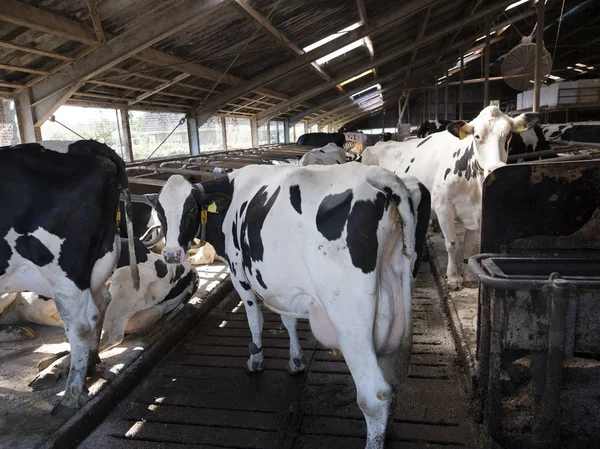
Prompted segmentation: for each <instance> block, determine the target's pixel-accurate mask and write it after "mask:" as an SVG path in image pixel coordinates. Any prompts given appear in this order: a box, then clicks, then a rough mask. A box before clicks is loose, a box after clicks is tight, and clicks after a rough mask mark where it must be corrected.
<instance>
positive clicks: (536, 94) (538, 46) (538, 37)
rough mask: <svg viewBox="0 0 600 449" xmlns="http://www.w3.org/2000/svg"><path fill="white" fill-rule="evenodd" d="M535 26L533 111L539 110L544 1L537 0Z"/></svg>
mask: <svg viewBox="0 0 600 449" xmlns="http://www.w3.org/2000/svg"><path fill="white" fill-rule="evenodd" d="M536 8H537V27H536V34H535V69H534V72H533V73H534V79H533V112H539V111H540V90H541V88H542V50H543V48H544V14H545V12H546V3H545V2H544V1H543V0H538V2H537V5H536Z"/></svg>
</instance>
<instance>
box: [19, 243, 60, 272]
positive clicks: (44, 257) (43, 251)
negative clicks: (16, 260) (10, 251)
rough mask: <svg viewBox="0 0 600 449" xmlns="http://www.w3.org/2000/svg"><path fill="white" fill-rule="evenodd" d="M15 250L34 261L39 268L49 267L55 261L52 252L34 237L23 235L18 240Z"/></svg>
mask: <svg viewBox="0 0 600 449" xmlns="http://www.w3.org/2000/svg"><path fill="white" fill-rule="evenodd" d="M15 249H16V250H17V252H18V253H19V254H20V255H21V256H22V257H24V258H25V259H27V260H30V261H32V262H33V263H34V264H36V265H37V266H38V267H43V266H44V265H48V264H49V263H50V262H52V261H53V260H54V256H53V255H52V253H51V252H50V250H49V249H48V248H47V247H46V245H44V244H43V243H42V242H40V240H39V239H37V238H36V237H34V236H32V235H22V236H20V237H19V238H18V239H17V242H16V245H15Z"/></svg>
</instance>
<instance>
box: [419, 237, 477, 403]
mask: <svg viewBox="0 0 600 449" xmlns="http://www.w3.org/2000/svg"><path fill="white" fill-rule="evenodd" d="M427 252H428V253H429V265H430V266H431V271H432V272H433V277H434V278H435V282H436V285H437V288H438V292H439V294H440V297H441V298H442V303H443V305H444V310H445V312H446V314H447V316H448V318H449V321H450V330H451V331H452V337H453V338H454V342H455V343H456V348H457V350H458V356H459V357H460V361H461V363H462V364H463V366H464V367H465V373H466V380H467V387H468V388H469V391H470V393H471V395H474V394H476V385H477V364H476V362H475V358H474V354H471V351H470V349H469V346H468V345H467V342H466V341H467V340H466V338H465V334H464V330H463V327H462V324H461V323H460V319H459V318H458V313H457V312H456V308H455V306H454V303H453V302H452V296H451V295H450V291H449V290H448V286H447V285H446V279H445V274H444V271H443V270H442V268H441V267H440V264H439V262H438V259H437V257H436V255H435V249H434V246H433V242H432V241H431V239H430V238H429V236H427Z"/></svg>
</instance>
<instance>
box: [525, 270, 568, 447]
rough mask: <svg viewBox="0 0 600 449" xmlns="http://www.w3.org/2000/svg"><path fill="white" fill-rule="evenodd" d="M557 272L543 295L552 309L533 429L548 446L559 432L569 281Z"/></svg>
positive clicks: (541, 441) (556, 440) (537, 436)
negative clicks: (535, 426)
mask: <svg viewBox="0 0 600 449" xmlns="http://www.w3.org/2000/svg"><path fill="white" fill-rule="evenodd" d="M558 276H560V275H559V274H558V273H553V274H552V275H551V276H550V279H551V280H550V282H549V283H548V284H547V285H546V287H545V288H544V289H543V291H544V293H545V294H546V297H547V298H548V299H550V300H551V302H552V312H551V315H550V332H549V334H548V353H547V356H546V375H545V385H544V393H543V395H542V405H541V417H540V421H539V422H538V423H537V428H536V429H534V432H535V434H536V439H537V440H538V442H539V443H540V444H543V445H549V446H553V445H554V444H556V443H557V442H558V438H559V436H560V390H561V387H562V375H563V360H564V355H565V330H566V327H567V309H568V305H569V290H570V283H569V281H567V280H566V279H562V278H560V277H558Z"/></svg>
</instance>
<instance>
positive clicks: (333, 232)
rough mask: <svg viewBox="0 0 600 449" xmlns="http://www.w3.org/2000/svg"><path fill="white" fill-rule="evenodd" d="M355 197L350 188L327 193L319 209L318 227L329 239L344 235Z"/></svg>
mask: <svg viewBox="0 0 600 449" xmlns="http://www.w3.org/2000/svg"><path fill="white" fill-rule="evenodd" d="M353 197H354V196H353V194H352V189H348V190H346V191H344V192H342V193H335V194H333V195H327V196H326V197H325V198H323V201H321V204H320V205H319V210H318V211H317V218H316V222H317V229H318V230H319V232H320V233H321V234H323V237H325V238H326V239H327V240H330V241H332V240H337V239H339V238H340V237H341V236H342V231H343V230H344V226H345V225H346V220H347V219H348V213H349V212H350V206H351V205H352V198H353Z"/></svg>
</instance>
